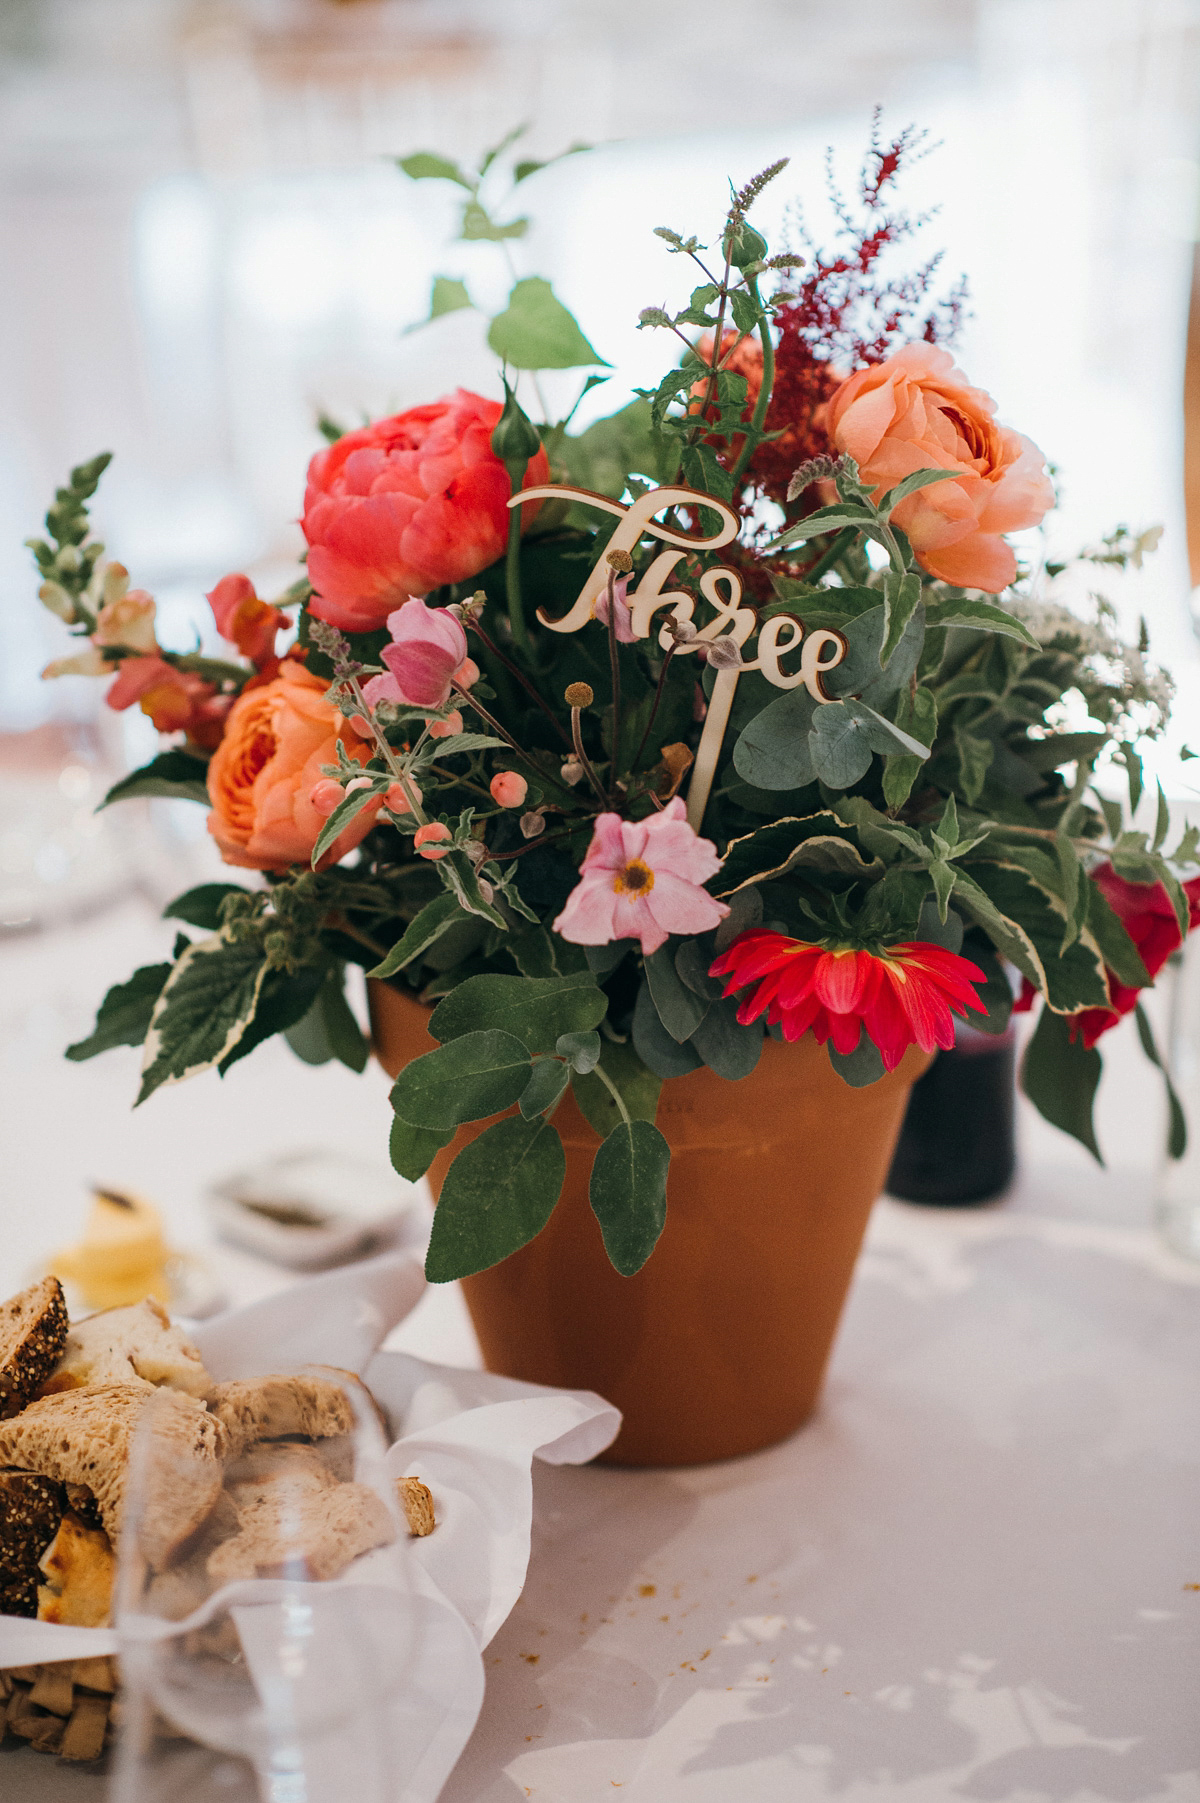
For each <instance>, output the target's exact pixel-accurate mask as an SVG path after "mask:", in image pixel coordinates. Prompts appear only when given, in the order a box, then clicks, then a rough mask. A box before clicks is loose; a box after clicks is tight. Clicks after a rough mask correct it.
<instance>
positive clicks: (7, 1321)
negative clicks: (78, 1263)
mask: <svg viewBox="0 0 1200 1803" xmlns="http://www.w3.org/2000/svg"><path fill="white" fill-rule="evenodd" d="M68 1327H69V1323H68V1320H67V1304H66V1300H65V1298H64V1296H63V1292H62V1285H61V1284H60V1283H59V1281H58V1278H57V1277H43V1278H42V1280H41V1282H40V1283H33V1284H30V1286H29V1288H28V1289H27V1290H21V1291H20V1292H19V1293H18V1294H17V1295H15V1296H12V1297H10V1298H9V1300H8V1301H7V1302H5V1303H3V1304H0V1419H3V1418H5V1417H7V1416H10V1415H15V1414H16V1413H17V1412H18V1411H19V1410H20V1409H23V1408H24V1407H25V1405H26V1403H28V1402H29V1401H30V1400H31V1399H32V1398H33V1397H34V1396H36V1395H37V1393H38V1391H39V1390H40V1389H41V1387H42V1385H43V1384H44V1383H45V1381H46V1379H47V1378H48V1377H49V1375H50V1373H51V1372H52V1371H53V1369H54V1367H55V1365H56V1364H57V1363H58V1361H59V1358H60V1357H61V1356H62V1349H63V1347H64V1346H65V1344H66V1340H67V1332H68Z"/></svg>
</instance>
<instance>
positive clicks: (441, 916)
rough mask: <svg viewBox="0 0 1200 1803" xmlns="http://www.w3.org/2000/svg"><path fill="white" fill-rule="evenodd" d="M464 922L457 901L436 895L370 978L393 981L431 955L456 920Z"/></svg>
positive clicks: (370, 973) (445, 893) (407, 928)
mask: <svg viewBox="0 0 1200 1803" xmlns="http://www.w3.org/2000/svg"><path fill="white" fill-rule="evenodd" d="M461 919H462V909H461V908H460V906H459V903H458V897H457V896H456V895H451V894H450V893H449V892H448V891H443V893H442V894H441V895H435V896H434V898H433V900H432V901H431V902H426V904H425V906H424V907H423V908H422V909H421V912H420V913H419V914H418V915H417V916H416V918H415V920H411V921H410V922H409V923H408V926H407V927H406V928H405V930H404V933H403V936H402V937H401V938H399V939H397V941H396V943H395V945H394V946H393V947H392V949H391V951H390V952H389V953H388V954H387V957H386V958H384V959H383V960H382V962H381V963H379V964H377V965H376V966H375V968H374V970H369V971H368V972H367V975H368V976H369V977H380V978H382V977H391V976H394V975H395V973H396V972H397V971H398V970H403V969H404V967H405V965H406V964H411V963H412V961H413V959H414V958H419V957H420V956H421V954H422V952H425V951H428V950H429V947H430V946H431V945H433V944H434V942H435V941H436V940H438V939H440V938H441V936H442V934H443V933H444V932H445V931H446V929H447V927H449V926H452V925H453V923H454V922H455V921H456V920H461Z"/></svg>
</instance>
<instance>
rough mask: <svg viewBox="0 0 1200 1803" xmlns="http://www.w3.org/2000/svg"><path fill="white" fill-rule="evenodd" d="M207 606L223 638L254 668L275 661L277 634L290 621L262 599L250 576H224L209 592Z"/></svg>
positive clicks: (259, 667) (258, 668) (260, 667)
mask: <svg viewBox="0 0 1200 1803" xmlns="http://www.w3.org/2000/svg"><path fill="white" fill-rule="evenodd" d="M208 604H209V606H210V607H211V608H212V611H213V619H214V620H215V621H216V623H217V631H218V632H219V633H220V635H221V637H222V638H223V639H228V641H229V643H230V644H231V645H236V646H237V648H238V650H239V651H240V652H241V654H242V656H243V657H248V658H249V659H250V662H251V663H252V664H253V665H254V667H255V669H257V670H261V669H262V667H263V666H264V664H269V663H273V662H274V659H275V634H276V633H277V632H280V631H283V630H285V629H286V628H287V627H288V626H289V625H290V624H291V622H290V621H289V619H288V617H287V615H286V614H285V613H281V612H280V610H279V609H278V608H277V607H272V606H271V603H270V602H269V601H263V600H261V599H260V598H259V596H258V595H257V594H256V592H255V588H254V584H253V583H252V582H251V580H250V578H249V576H223V577H222V578H221V580H220V582H218V584H217V586H216V588H214V589H212V590H211V591H210V592H209V595H208Z"/></svg>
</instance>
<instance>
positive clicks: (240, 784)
mask: <svg viewBox="0 0 1200 1803" xmlns="http://www.w3.org/2000/svg"><path fill="white" fill-rule="evenodd" d="M327 687H328V685H327V684H326V683H324V682H321V681H320V680H319V679H318V678H317V677H315V676H313V675H311V674H310V672H309V671H307V670H306V669H304V667H303V665H302V664H300V663H298V662H297V661H296V660H295V659H294V658H285V659H284V661H283V663H282V664H281V665H280V667H279V674H278V675H277V676H275V677H274V678H273V679H272V680H271V681H270V682H268V683H264V684H262V685H261V686H260V687H258V688H251V689H247V690H246V691H245V693H244V694H242V695H240V696H239V697H238V699H237V700H236V701H235V702H234V704H233V707H232V708H231V709H230V713H229V720H228V724H227V726H226V729H225V736H224V738H223V739H222V741H221V743H220V745H219V746H218V747H217V750H216V752H215V753H214V754H213V759H212V762H211V763H210V764H209V767H208V793H209V799H210V801H211V802H212V812H211V813H210V815H209V817H208V830H209V832H210V833H211V834H212V836H213V838H214V839H215V840H216V842H217V844H218V845H219V846H220V848H221V856H222V857H223V858H224V860H225V862H226V863H227V864H240V865H243V866H245V867H247V868H248V869H251V870H279V871H282V870H286V869H287V868H288V867H289V865H292V864H307V863H308V860H309V857H310V855H311V853H312V848H313V846H314V845H315V844H316V842H317V836H318V834H319V833H320V831H321V828H322V826H323V825H324V824H325V819H326V816H325V815H324V814H323V813H322V812H321V811H320V808H319V807H317V806H316V805H314V802H313V799H312V797H313V790H314V789H319V786H320V783H321V780H322V778H321V769H322V765H324V764H334V763H336V762H337V742H338V740H339V739H341V740H342V741H343V743H344V744H345V748H346V752H347V754H348V756H350V757H352V758H354V760H355V761H356V762H357V763H360V764H365V763H366V761H367V758H368V756H369V755H370V754H369V752H368V750H367V747H366V746H365V745H363V744H361V743H359V742H358V741H357V740H356V739H355V738H354V737H353V735H352V733H351V730H350V728H349V727H348V725H347V723H346V721H345V720H344V719H343V718H342V716H341V715H340V714H339V713H337V712H336V710H335V709H334V708H332V707H330V705H329V703H328V702H327V701H326V699H325V691H326V688H327ZM377 811H378V810H377V809H376V808H373V807H367V808H364V809H363V811H362V813H361V814H359V815H358V816H357V817H356V818H355V819H354V820H353V821H352V822H351V824H350V825H349V826H348V827H347V828H346V830H345V832H344V833H342V834H340V836H339V837H338V838H337V839H336V840H335V841H334V843H333V845H332V846H331V847H330V849H329V851H328V853H327V854H326V856H325V857H324V858H323V859H322V860H321V866H322V868H324V867H325V866H326V865H328V864H335V863H336V862H337V861H338V859H339V858H344V857H345V855H346V853H347V852H348V851H352V850H353V849H354V847H355V846H356V845H357V844H358V843H359V841H360V840H361V839H363V838H364V837H365V836H366V834H367V833H368V832H369V831H370V829H371V827H372V826H373V825H374V823H375V815H376V813H377Z"/></svg>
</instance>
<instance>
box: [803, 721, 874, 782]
mask: <svg viewBox="0 0 1200 1803" xmlns="http://www.w3.org/2000/svg"><path fill="white" fill-rule="evenodd" d="M808 743H809V750H810V754H811V756H812V763H813V769H814V770H815V771H816V773H817V775H818V776H819V777H820V779H821V781H822V782H823V783H824V784H825V785H826V787H827V788H830V789H852V788H853V787H854V785H855V783H857V782H861V781H862V779H863V777H864V776H865V775H866V774H867V771H868V770H869V769H870V768H871V747H870V745H869V744H868V742H867V734H866V730H865V726H864V723H863V721H862V720H860V719H856V718H855V716H854V715H853V714H852V713H851V712H850V711H849V708H848V706H847V704H846V703H845V702H844V701H831V702H828V703H826V704H825V705H824V706H822V707H819V708H818V709H817V711H816V715H815V718H814V720H813V726H812V731H811V732H810V733H809V735H808Z"/></svg>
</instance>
